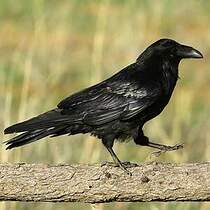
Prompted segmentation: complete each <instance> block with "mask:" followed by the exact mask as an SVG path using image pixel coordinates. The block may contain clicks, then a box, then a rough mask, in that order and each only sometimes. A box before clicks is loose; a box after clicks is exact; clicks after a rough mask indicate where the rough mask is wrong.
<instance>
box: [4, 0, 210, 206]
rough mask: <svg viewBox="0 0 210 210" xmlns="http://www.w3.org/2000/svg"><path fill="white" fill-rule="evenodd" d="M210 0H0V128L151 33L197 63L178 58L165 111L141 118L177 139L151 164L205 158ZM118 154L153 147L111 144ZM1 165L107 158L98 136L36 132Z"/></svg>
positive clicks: (103, 72) (117, 60) (99, 75)
mask: <svg viewBox="0 0 210 210" xmlns="http://www.w3.org/2000/svg"><path fill="white" fill-rule="evenodd" d="M209 11H210V1H204V0H200V1H198V0H190V1H175V0H170V1H169V0H156V1H152V0H129V1H125V0H101V1H99V0H59V1H56V0H51V1H49V0H48V1H47V0H30V1H29V0H19V1H14V0H1V1H0V116H1V118H0V130H1V134H0V135H1V140H2V141H3V140H6V139H7V138H8V136H6V137H5V136H4V135H3V129H4V128H5V127H6V126H8V125H10V124H12V123H15V122H17V121H20V120H24V119H27V118H29V117H32V116H34V115H36V114H39V113H42V112H44V111H46V110H48V109H51V108H53V107H55V106H56V104H58V102H59V101H60V100H61V99H62V98H64V97H66V96H68V95H70V94H71V93H73V92H75V91H78V90H80V89H82V88H84V87H87V86H89V85H91V84H95V83H97V82H98V81H101V80H102V79H105V78H107V77H109V76H111V75H112V74H114V73H115V72H117V71H118V70H120V69H122V68H123V67H124V66H126V65H128V64H129V63H132V62H134V61H135V59H136V58H137V56H138V54H139V53H141V52H142V50H143V49H144V48H145V47H147V46H148V45H149V44H151V43H152V42H154V41H156V40H157V39H159V38H163V37H169V38H173V39H175V40H177V41H179V42H181V43H184V44H188V45H191V46H193V47H195V48H197V49H199V50H200V51H201V52H203V54H204V56H205V57H204V59H203V60H186V61H182V63H181V64H180V77H181V79H180V80H179V81H178V84H177V87H176V90H175V92H174V94H173V97H172V100H171V101H170V103H169V105H168V106H167V108H166V109H165V111H164V112H163V113H162V114H161V115H160V116H158V117H157V118H156V119H154V120H152V121H151V122H149V123H147V124H146V126H145V133H146V134H147V135H148V136H150V137H151V139H154V140H155V141H156V142H160V143H165V144H176V143H179V142H184V143H185V148H184V149H183V150H181V151H176V152H171V153H166V154H163V155H161V156H160V157H158V158H157V159H156V161H166V162H175V163H179V162H200V161H209V160H210V144H209V138H210V118H209V114H210V108H209V107H210V91H209V88H210V85H209V84H210V70H209V66H210V59H208V57H209V54H210V50H209V49H210V12H209ZM115 150H116V153H117V154H118V156H119V157H120V159H121V160H129V161H132V162H146V161H151V159H150V158H149V156H150V154H151V152H152V151H153V150H151V149H148V148H145V147H144V148H143V147H138V146H136V145H135V144H134V143H133V142H132V141H131V142H129V143H128V144H127V145H125V144H118V143H117V144H115ZM0 155H1V156H0V158H1V162H11V163H14V162H27V163H50V164H58V163H99V162H101V161H103V160H111V158H110V155H109V154H108V153H107V151H106V150H105V149H104V147H103V146H102V144H101V142H100V141H99V140H97V139H95V138H94V137H90V136H89V135H77V136H71V137H68V136H67V137H60V138H56V139H49V138H48V139H45V140H42V141H39V142H37V143H35V144H30V145H27V146H25V147H22V148H19V149H16V150H12V151H5V147H4V146H2V147H1V153H0ZM0 209H1V210H5V209H21V210H22V209H23V210H29V209H35V210H36V209H37V210H38V209H50V210H55V209H60V210H64V209H78V210H86V209H87V210H89V209H97V210H98V209H100V210H103V209H116V210H117V209H120V210H127V209H129V210H134V209H149V210H159V209H161V210H168V209H170V210H171V209H172V210H173V209H179V210H182V209H183V210H188V209H189V210H197V209H202V210H206V209H210V204H208V203H190V202H188V203H111V204H98V205H90V204H78V203H77V204H74V203H66V204H62V203H56V204H55V203H18V202H1V203H0Z"/></svg>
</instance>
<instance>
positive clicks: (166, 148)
mask: <svg viewBox="0 0 210 210" xmlns="http://www.w3.org/2000/svg"><path fill="white" fill-rule="evenodd" d="M183 148H184V144H176V145H174V146H166V145H162V147H160V148H159V149H158V151H154V152H152V153H151V156H155V157H159V156H160V155H161V154H163V153H165V152H170V151H175V150H179V149H183Z"/></svg>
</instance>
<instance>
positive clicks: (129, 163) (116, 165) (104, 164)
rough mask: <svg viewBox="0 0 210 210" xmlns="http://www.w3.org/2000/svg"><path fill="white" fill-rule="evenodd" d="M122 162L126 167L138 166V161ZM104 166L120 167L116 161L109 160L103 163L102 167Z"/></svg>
mask: <svg viewBox="0 0 210 210" xmlns="http://www.w3.org/2000/svg"><path fill="white" fill-rule="evenodd" d="M121 164H122V165H123V166H124V167H126V168H132V167H136V166H138V164H137V163H131V162H129V161H125V162H121ZM103 166H111V167H119V165H118V164H117V163H115V162H108V161H104V162H102V163H101V167H103Z"/></svg>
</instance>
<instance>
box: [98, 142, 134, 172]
mask: <svg viewBox="0 0 210 210" xmlns="http://www.w3.org/2000/svg"><path fill="white" fill-rule="evenodd" d="M102 143H103V145H104V146H105V147H106V149H107V150H108V151H109V153H110V154H111V156H112V159H113V161H114V163H115V165H116V166H118V167H120V168H121V169H122V170H123V171H124V172H126V173H127V174H128V175H130V176H131V175H132V174H131V172H130V171H128V170H127V169H126V167H125V166H124V164H123V163H122V162H121V161H120V160H119V158H118V157H117V155H116V154H115V152H114V150H113V149H112V146H113V143H114V141H106V140H105V139H103V140H102Z"/></svg>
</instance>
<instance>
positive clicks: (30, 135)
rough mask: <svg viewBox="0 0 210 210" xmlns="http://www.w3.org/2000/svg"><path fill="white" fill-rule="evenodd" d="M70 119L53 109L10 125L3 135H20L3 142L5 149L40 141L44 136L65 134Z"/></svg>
mask: <svg viewBox="0 0 210 210" xmlns="http://www.w3.org/2000/svg"><path fill="white" fill-rule="evenodd" d="M69 121H70V119H69V117H67V116H64V115H62V114H61V112H60V110H59V109H54V110H51V111H49V112H46V113H44V114H41V115H39V116H37V117H34V118H31V119H29V120H26V121H24V122H21V123H18V124H15V125H12V126H10V127H8V128H6V129H5V130H4V133H5V134H10V133H21V134H20V135H18V136H16V137H14V138H12V139H10V140H8V141H6V142H4V143H5V144H6V145H8V146H7V148H6V149H12V148H14V147H19V146H22V145H25V144H29V143H31V142H34V141H37V140H39V139H42V138H44V137H46V136H51V135H52V136H57V135H62V134H66V132H65V129H66V128H67V127H68V123H70V122H69Z"/></svg>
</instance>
